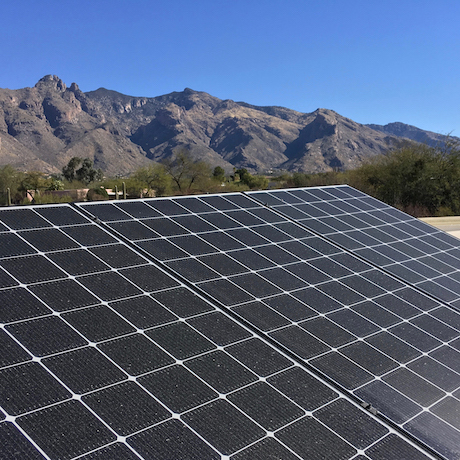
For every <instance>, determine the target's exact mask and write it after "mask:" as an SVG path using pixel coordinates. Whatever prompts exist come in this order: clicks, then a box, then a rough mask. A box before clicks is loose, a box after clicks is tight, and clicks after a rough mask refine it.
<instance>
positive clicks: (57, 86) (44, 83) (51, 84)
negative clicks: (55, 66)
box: [35, 75, 67, 92]
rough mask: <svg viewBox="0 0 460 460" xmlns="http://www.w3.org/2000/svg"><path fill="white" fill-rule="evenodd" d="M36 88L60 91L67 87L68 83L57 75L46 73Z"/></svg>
mask: <svg viewBox="0 0 460 460" xmlns="http://www.w3.org/2000/svg"><path fill="white" fill-rule="evenodd" d="M35 88H50V89H54V90H56V91H59V92H64V91H65V90H66V89H67V86H66V84H65V83H64V82H63V81H62V80H61V79H60V78H59V77H58V76H57V75H45V76H44V77H43V78H40V80H38V82H37V83H36V84H35Z"/></svg>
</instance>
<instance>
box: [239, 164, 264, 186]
mask: <svg viewBox="0 0 460 460" xmlns="http://www.w3.org/2000/svg"><path fill="white" fill-rule="evenodd" d="M236 175H238V176H239V177H240V182H242V183H243V184H245V185H247V186H248V187H249V188H250V189H265V188H267V187H268V179H267V178H266V177H265V176H258V175H256V176H253V175H252V174H250V173H249V172H248V170H247V169H246V168H241V169H237V170H236V171H235V176H236Z"/></svg>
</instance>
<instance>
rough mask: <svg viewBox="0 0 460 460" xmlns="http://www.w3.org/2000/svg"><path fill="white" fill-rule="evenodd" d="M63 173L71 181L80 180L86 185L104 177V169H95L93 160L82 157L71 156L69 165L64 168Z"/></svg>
mask: <svg viewBox="0 0 460 460" xmlns="http://www.w3.org/2000/svg"><path fill="white" fill-rule="evenodd" d="M62 174H63V175H64V178H65V179H67V180H68V181H69V182H73V181H74V180H78V181H80V182H83V183H84V184H86V185H88V184H90V183H91V182H95V181H100V180H102V178H103V173H102V170H101V169H94V167H93V161H92V160H90V159H89V158H80V157H73V158H71V159H70V160H69V162H68V163H67V165H66V166H64V167H63V168H62Z"/></svg>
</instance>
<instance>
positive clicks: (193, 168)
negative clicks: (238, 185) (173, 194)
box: [162, 150, 211, 195]
mask: <svg viewBox="0 0 460 460" xmlns="http://www.w3.org/2000/svg"><path fill="white" fill-rule="evenodd" d="M162 164H163V166H164V167H165V171H166V173H167V174H169V175H170V176H171V179H172V181H173V182H174V184H175V185H176V187H177V189H178V191H179V192H180V193H181V194H182V195H184V194H187V193H189V192H190V191H191V189H192V186H194V185H196V184H198V183H199V182H200V181H201V180H205V179H208V180H209V177H210V176H211V168H210V166H209V165H208V164H207V163H206V162H204V161H196V160H194V159H193V158H192V156H191V155H190V153H189V152H188V151H186V150H181V151H180V152H179V153H177V154H175V155H174V156H173V157H171V158H169V159H166V160H164V161H163V162H162Z"/></svg>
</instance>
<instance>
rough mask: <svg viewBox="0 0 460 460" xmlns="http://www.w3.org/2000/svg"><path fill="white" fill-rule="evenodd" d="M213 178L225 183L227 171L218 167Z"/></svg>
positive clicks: (213, 173)
mask: <svg viewBox="0 0 460 460" xmlns="http://www.w3.org/2000/svg"><path fill="white" fill-rule="evenodd" d="M212 177H213V178H214V179H215V180H217V181H219V182H224V181H225V170H224V168H222V167H221V166H216V167H215V168H214V171H213V172H212Z"/></svg>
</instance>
